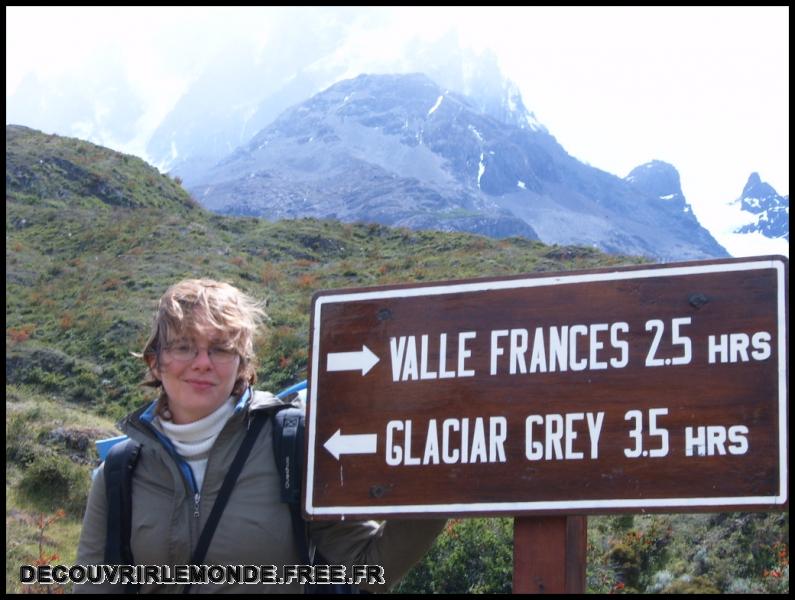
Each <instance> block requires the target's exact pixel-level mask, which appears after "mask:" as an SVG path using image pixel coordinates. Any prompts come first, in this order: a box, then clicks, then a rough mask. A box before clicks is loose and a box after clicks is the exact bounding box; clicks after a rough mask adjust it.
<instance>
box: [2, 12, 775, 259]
mask: <svg viewBox="0 0 795 600" xmlns="http://www.w3.org/2000/svg"><path fill="white" fill-rule="evenodd" d="M317 10H318V9H313V8H277V9H273V8H264V9H256V8H214V9H211V8H195V9H192V8H182V7H176V8H147V7H133V8H74V7H72V8H63V7H57V8H56V7H46V8H41V7H26V8H21V7H9V8H7V9H6V97H7V98H8V97H9V95H12V94H13V93H14V92H15V90H16V89H17V88H18V86H19V85H20V83H21V82H22V80H23V78H24V77H25V76H26V74H28V73H31V72H33V73H35V74H36V75H37V77H38V78H39V79H40V80H41V81H43V82H49V83H51V84H53V85H58V86H60V87H62V88H64V89H66V88H70V87H71V88H74V89H77V90H79V89H80V88H81V86H82V87H85V86H86V85H88V84H87V82H88V81H89V80H90V81H91V85H101V77H103V76H104V75H103V74H105V73H107V74H108V76H111V74H112V75H113V76H118V75H119V74H120V71H123V75H124V77H125V79H126V82H127V85H128V86H129V88H130V89H131V90H132V91H133V93H134V94H135V96H136V101H138V102H140V103H141V104H142V105H143V106H144V108H145V111H144V112H145V115H144V118H141V119H140V120H138V121H137V123H136V125H135V126H136V128H137V129H136V132H135V133H136V135H135V136H134V139H133V140H128V141H127V142H125V144H126V147H123V148H118V147H117V148H116V149H119V150H124V151H127V152H131V153H135V154H139V155H142V154H143V148H144V146H145V144H146V141H147V138H148V136H150V135H151V133H152V132H153V131H154V129H155V128H156V127H157V125H158V124H159V123H160V121H161V120H162V119H163V118H164V117H165V116H166V114H168V111H169V110H170V109H171V108H172V107H173V106H174V104H175V103H176V102H177V100H178V99H179V97H180V95H181V94H182V93H183V92H184V91H185V90H186V89H187V86H188V85H189V84H190V82H191V81H192V80H193V78H195V77H196V75H197V74H198V72H199V71H200V69H201V67H202V65H203V64H205V63H206V62H207V61H208V60H209V59H210V58H211V57H212V56H213V55H215V54H217V53H218V52H220V51H222V50H223V49H224V48H225V47H227V46H229V45H230V44H239V43H240V42H241V40H251V44H252V48H253V51H254V52H259V55H258V60H262V61H267V60H280V61H285V62H288V63H289V61H290V57H289V56H279V55H278V53H275V52H274V51H273V49H271V48H269V47H268V46H267V40H268V39H269V38H271V37H273V36H275V35H277V34H278V35H279V36H280V37H282V38H284V36H285V35H286V34H288V35H295V36H300V39H305V40H306V44H307V45H310V44H313V43H315V40H317V39H320V38H322V37H323V35H324V32H325V31H330V29H328V30H327V29H326V28H327V27H330V26H331V25H334V24H336V25H337V26H338V28H337V29H335V30H334V34H333V35H339V36H340V39H339V42H338V43H337V42H335V43H334V44H332V46H334V47H335V48H336V49H335V51H334V56H333V58H334V59H335V60H337V61H338V62H340V63H343V64H345V65H346V66H348V67H349V75H351V76H355V75H357V74H358V73H359V72H361V71H362V70H367V71H370V72H379V71H382V70H384V69H389V68H392V67H393V66H394V65H395V64H397V61H399V60H400V57H401V54H402V52H403V49H404V48H407V46H408V44H410V43H412V42H413V41H414V40H416V39H417V38H419V39H420V40H423V41H426V42H430V41H433V40H435V39H437V38H440V37H441V36H442V35H444V34H445V33H447V32H448V31H449V30H450V29H455V30H457V32H458V34H459V38H460V42H461V44H462V45H463V46H466V47H469V48H471V49H473V50H475V51H476V52H482V51H484V50H485V49H490V50H492V51H493V52H494V53H495V54H496V55H497V57H498V60H499V64H500V67H501V69H502V71H503V74H504V75H505V76H506V77H508V78H510V79H512V80H513V81H515V82H516V83H517V84H518V86H519V88H520V90H521V92H522V96H523V99H524V103H525V105H526V106H527V108H528V109H529V110H530V111H532V112H533V113H534V114H535V116H536V118H537V119H538V120H539V121H540V122H541V123H542V124H544V125H545V126H546V127H547V129H548V130H549V132H550V133H551V134H552V135H554V136H555V137H556V138H557V140H558V141H559V142H560V143H561V145H562V146H563V147H564V148H565V149H566V150H567V151H568V152H569V153H570V154H572V155H573V156H575V157H576V158H578V159H580V160H581V161H583V162H586V163H588V164H591V165H592V166H595V167H598V168H600V169H603V170H605V171H608V172H610V173H613V174H615V175H618V176H620V177H625V176H626V175H627V174H628V173H629V171H630V170H632V169H633V168H634V167H636V166H638V165H640V164H642V163H644V162H648V161H650V160H653V159H659V160H663V161H666V162H669V163H671V164H673V165H674V166H675V167H676V168H677V169H678V171H679V173H680V176H681V180H682V189H683V192H684V194H685V196H686V198H687V199H688V201H689V202H690V203H691V204H693V206H694V210H695V212H696V215H697V217H698V218H699V220H700V221H701V222H702V223H704V224H705V225H707V226H709V227H710V229H712V230H714V229H716V228H719V227H723V226H725V225H723V221H726V220H727V219H729V218H730V217H731V215H730V211H727V210H725V203H727V202H729V201H731V200H733V199H736V198H737V197H739V195H740V193H741V192H742V188H743V186H744V184H745V182H746V181H747V179H748V176H749V175H750V174H751V172H753V171H757V172H758V173H759V174H760V176H761V177H762V179H763V180H764V181H767V182H768V183H770V184H771V185H772V186H773V187H774V188H776V190H777V191H778V192H779V193H780V194H782V195H784V194H788V193H789V59H788V56H789V8H788V7H745V8H743V7H739V8H732V7H718V8H693V7H641V8H623V7H563V8H543V7H541V8H539V7H526V8H522V7H489V8H478V7H474V8H456V7H439V8H421V7H408V8H392V7H386V8H358V7H349V8H345V9H339V10H338V11H327V12H326V13H324V15H323V18H322V19H318V18H310V16H311V14H312V12H313V11H317ZM315 14H316V13H315ZM339 32H343V34H340V33H339ZM329 35H330V34H329ZM326 41H328V40H326ZM274 54H275V55H274ZM230 68H231V66H230ZM54 101H56V100H54ZM13 118H14V115H13V114H11V115H9V114H8V113H7V114H6V122H7V123H9V122H14V121H13ZM20 124H22V125H28V126H31V127H34V128H40V127H37V124H36V123H32V122H31V123H20ZM66 125H67V124H65V126H64V127H65V129H64V130H62V131H51V132H48V133H62V134H72V135H74V134H73V133H71V132H69V131H68V130H67V129H66ZM90 131H91V130H90V129H86V132H87V137H90ZM91 141H95V142H97V143H103V142H104V143H105V145H111V147H113V146H112V144H111V143H109V142H108V140H98V139H92V140H91ZM117 145H118V144H117ZM144 158H146V157H145V156H144ZM722 220H723V221H722ZM719 241H720V240H719ZM730 251H731V249H730ZM735 253H736V252H735Z"/></svg>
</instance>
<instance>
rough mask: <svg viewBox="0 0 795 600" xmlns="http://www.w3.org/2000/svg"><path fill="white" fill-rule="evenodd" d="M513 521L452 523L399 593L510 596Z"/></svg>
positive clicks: (403, 583) (458, 521)
mask: <svg viewBox="0 0 795 600" xmlns="http://www.w3.org/2000/svg"><path fill="white" fill-rule="evenodd" d="M512 580H513V519H510V518H493V519H464V520H461V519H453V520H451V521H449V522H448V524H447V527H446V529H445V531H444V532H443V533H442V534H441V535H440V536H439V537H438V538H437V539H436V542H435V543H434V545H433V547H432V548H431V550H430V551H429V552H428V554H427V555H426V556H425V558H424V560H423V561H422V562H421V563H419V564H418V565H417V566H415V567H414V569H412V570H411V571H410V572H409V573H408V575H406V577H405V578H404V579H403V581H402V582H401V583H400V585H399V586H398V588H397V589H396V591H397V592H400V593H426V594H427V593H463V594H472V593H492V594H494V593H510V592H511V587H512Z"/></svg>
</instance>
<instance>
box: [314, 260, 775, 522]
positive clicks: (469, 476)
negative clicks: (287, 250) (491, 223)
mask: <svg viewBox="0 0 795 600" xmlns="http://www.w3.org/2000/svg"><path fill="white" fill-rule="evenodd" d="M788 268H789V264H788V260H787V259H786V258H784V257H780V256H767V257H755V258H746V259H726V260H713V261H703V262H690V263H678V264H666V265H636V266H632V267H624V268H616V269H609V270H590V271H579V272H566V273H543V274H533V275H526V276H520V277H508V278H501V279H483V280H469V281H449V282H442V283H435V284H422V285H401V286H391V287H381V288H370V289H355V290H336V291H326V292H319V293H317V294H316V295H315V296H314V298H313V302H312V325H311V340H310V342H311V345H310V357H311V363H310V378H309V379H310V383H309V408H308V416H307V464H306V469H307V472H306V476H305V478H304V485H305V489H304V511H305V515H306V516H307V518H310V519H332V518H333V519H337V518H379V517H380V518H384V517H387V516H395V515H398V516H412V515H499V514H514V515H522V514H528V515H529V514H536V515H543V514H597V513H616V512H641V511H647V510H648V511H657V512H677V511H678V512H693V511H697V510H713V511H714V510H719V509H720V510H728V509H735V510H740V509H742V510H747V509H752V508H754V509H766V510H772V509H782V508H785V507H786V506H787V504H788V489H787V480H788V473H787V444H788V432H787V411H788V395H787V393H788V372H787V366H788V365H787V335H788V334H787V314H788V311H787V306H788V287H787V286H788Z"/></svg>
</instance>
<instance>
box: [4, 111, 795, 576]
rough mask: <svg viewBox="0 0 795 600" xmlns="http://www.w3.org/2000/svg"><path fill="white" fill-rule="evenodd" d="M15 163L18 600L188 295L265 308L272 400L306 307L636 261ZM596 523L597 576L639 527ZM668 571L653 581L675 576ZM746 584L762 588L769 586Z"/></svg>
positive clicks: (10, 297)
mask: <svg viewBox="0 0 795 600" xmlns="http://www.w3.org/2000/svg"><path fill="white" fill-rule="evenodd" d="M6 150H7V156H6V272H7V274H6V286H7V291H6V379H7V387H6V394H7V397H8V403H7V418H6V435H7V445H6V456H7V462H6V497H7V499H8V501H7V509H6V523H7V526H8V533H7V558H6V561H7V562H6V566H7V580H6V590H7V591H13V590H18V589H19V588H18V584H16V583H15V581H16V576H17V574H18V565H19V564H20V561H27V560H31V557H33V558H36V557H38V556H39V555H40V554H42V553H44V554H48V555H50V554H52V553H53V552H54V553H56V554H58V555H59V557H60V560H61V562H69V561H71V560H72V559H73V558H74V546H75V544H76V539H77V535H78V533H79V518H80V513H81V510H82V503H83V499H84V497H85V492H86V490H87V485H88V472H89V470H90V467H91V466H92V464H93V462H94V461H95V454H94V450H93V441H94V440H95V439H98V438H101V437H106V436H107V435H109V434H112V433H113V422H114V421H115V420H116V419H118V418H119V417H121V416H122V415H123V414H125V413H127V412H128V411H130V410H131V409H133V408H135V407H137V406H139V405H140V404H141V403H143V402H144V401H146V399H147V395H146V393H145V392H143V391H142V390H141V389H139V388H138V386H137V383H138V381H140V379H141V377H142V375H143V371H142V368H141V364H140V362H139V361H138V359H135V358H134V357H132V356H131V354H130V353H131V352H133V351H139V350H140V349H141V347H142V345H143V343H144V341H145V338H146V336H147V334H148V329H149V325H150V320H151V318H152V314H153V311H154V308H155V305H156V302H157V299H158V298H159V297H160V295H161V294H162V293H163V292H164V291H165V289H166V288H167V287H168V286H169V285H170V284H172V283H174V282H176V281H178V280H179V279H182V278H185V277H203V276H206V277H212V278H216V279H222V280H226V281H229V282H230V283H232V284H234V285H236V286H238V287H240V288H241V289H243V290H245V291H246V292H248V293H249V294H251V295H253V296H254V297H256V298H261V299H267V300H268V313H269V316H270V321H269V327H268V332H267V334H266V335H265V336H263V337H262V338H261V339H260V340H258V353H259V356H260V361H261V364H260V368H259V370H258V376H259V384H258V387H260V388H261V389H270V390H278V389H281V388H283V387H285V386H287V385H289V384H292V383H295V382H297V381H300V380H301V379H304V378H305V376H306V364H307V341H308V326H309V306H310V299H311V296H312V294H313V293H314V292H315V291H317V290H319V289H331V288H339V287H351V286H368V285H381V284H390V283H399V282H415V281H435V280H449V279H457V278H468V277H480V276H500V275H509V274H517V273H531V272H539V271H565V270H571V269H581V268H591V267H601V266H613V265H619V264H629V263H635V262H640V259H636V258H632V257H621V256H609V255H605V254H603V253H600V252H597V251H595V250H592V249H588V248H581V247H558V246H546V245H543V244H541V243H539V242H531V241H527V240H522V239H508V240H494V239H490V238H484V237H479V236H474V235H467V234H449V233H439V232H417V231H410V230H404V229H390V228H387V227H382V226H379V225H368V224H354V225H351V224H341V223H337V222H330V221H319V220H314V219H304V220H300V221H285V222H279V223H270V222H267V221H263V220H259V219H254V218H235V217H223V216H219V215H215V214H212V213H209V212H207V211H205V210H204V209H202V208H201V207H200V206H198V204H196V203H195V202H194V201H193V200H192V199H191V198H190V197H189V196H188V194H187V193H186V192H185V191H184V190H183V189H182V188H181V187H180V186H179V184H178V182H176V181H173V180H171V179H170V178H168V177H167V176H164V175H161V174H159V173H158V172H157V171H156V170H155V169H153V168H152V167H150V166H148V165H146V163H144V162H143V161H141V160H140V159H137V158H135V157H131V156H125V155H122V154H119V153H116V152H112V151H110V150H107V149H105V148H101V147H99V146H95V145H92V144H89V143H86V142H82V141H79V140H73V139H69V138H62V137H59V136H48V135H44V134H41V133H39V132H35V131H33V130H30V129H27V128H23V127H17V126H8V127H7V128H6ZM149 393H150V394H151V392H149ZM58 509H64V511H65V513H64V515H63V516H62V517H60V518H58V519H57V520H56V521H54V522H53V523H51V524H49V525H47V524H46V520H44V521H40V522H37V520H36V519H37V516H38V515H44V516H45V517H50V518H53V517H54V515H55V514H56V512H55V511H57V510H58ZM780 516H781V515H777V516H775V518H778V517H780ZM763 517H765V518H767V517H768V516H767V515H763ZM671 518H672V519H676V517H671ZM738 518H740V517H738ZM743 518H744V517H743ZM502 522H504V521H500V520H496V519H495V520H477V519H475V520H468V521H466V522H464V524H463V525H458V526H457V528H456V529H451V530H450V531H449V532H448V534H447V535H445V536H443V537H442V538H440V544H441V546H438V545H437V546H438V547H437V548H435V549H434V552H435V553H437V554H434V555H433V556H436V557H437V558H436V559H435V560H436V564H439V565H441V564H445V561H447V560H452V561H453V562H456V561H455V560H454V559H450V558H448V557H449V556H453V557H455V556H457V555H456V554H455V551H454V550H455V549H456V548H458V550H456V551H458V552H460V551H461V545H460V544H459V545H458V546H457V545H456V542H455V540H456V539H459V538H460V539H461V540H465V539H467V538H466V535H468V532H469V531H470V530H471V531H480V533H477V534H472V535H477V537H478V539H481V540H492V541H493V542H494V543H495V544H498V545H499V547H500V548H501V550H500V551H503V550H505V549H506V548H507V549H508V550H510V540H507V541H506V540H504V539H503V538H501V537H500V536H499V535H497V533H495V534H494V535H491V536H488V535H483V534H482V528H483V527H485V528H486V529H487V530H489V531H492V530H493V531H496V532H498V533H499V532H502V531H503V529H504V526H501V525H500V523H502ZM590 522H591V523H592V526H593V527H596V526H597V525H599V524H600V523H603V525H599V526H600V527H602V528H603V529H604V531H601V530H598V529H594V533H593V534H592V535H593V536H596V537H592V538H591V539H592V540H594V541H593V544H594V545H593V548H594V555H593V560H592V564H593V566H594V568H598V567H599V565H603V566H604V568H605V569H613V567H610V566H609V565H610V564H613V563H615V560H616V559H615V551H614V548H613V546H612V545H611V544H612V542H611V541H610V540H611V539H612V538H610V537H609V536H610V535H613V534H614V532H619V533H616V534H615V535H617V536H619V537H617V538H616V539H617V540H619V542H620V541H621V540H623V539H624V537H622V536H625V535H626V532H627V531H635V526H634V525H633V526H632V527H629V528H627V527H624V528H623V529H617V526H614V524H615V523H616V522H617V519H616V518H609V519H608V518H602V519H591V520H590ZM622 522H623V523H625V524H626V520H624V521H622ZM478 523H483V524H482V525H478ZM787 524H788V520H787V521H786V522H781V521H780V519H779V520H778V521H775V522H774V521H771V522H770V524H769V525H767V526H766V527H767V529H766V531H768V530H769V531H770V532H771V533H770V535H769V536H768V537H770V536H772V537H776V536H778V538H776V539H777V540H779V539H780V540H787V539H788V538H787V537H786V532H787V529H786V527H787ZM478 527H480V528H481V530H478V529H477V528H478ZM702 530H703V535H701V534H697V533H694V532H695V531H696V530H695V529H694V530H692V532H691V534H690V535H692V536H694V537H692V538H688V539H692V546H691V545H685V546H684V547H683V548H682V553H683V554H680V555H677V560H678V561H679V562H677V563H676V564H677V565H679V566H677V567H676V568H675V569H673V570H672V571H671V577H672V581H675V580H677V578H678V577H679V576H680V575H683V574H687V573H689V572H690V571H689V570H688V569H689V568H690V564H691V562H692V561H691V557H689V556H686V554H687V553H688V552H691V550H694V549H696V548H698V547H701V546H700V544H702V543H706V542H705V541H704V540H706V539H707V538H708V537H709V536H710V535H712V532H713V531H714V530H713V529H712V528H711V526H707V525H704V526H703V527H702ZM688 531H690V530H688ZM698 531H701V530H698ZM749 531H750V530H749ZM611 532H613V533H611ZM500 535H501V534H500ZM749 535H751V534H750V533H749ZM616 543H618V542H616ZM670 546H672V544H667V545H666V547H670ZM451 548H452V549H453V550H450V549H451ZM611 552H612V554H610V553H611ZM445 553H447V554H445ZM757 554H758V552H757ZM760 556H761V555H760ZM765 556H766V555H765ZM610 557H612V558H610ZM721 560H723V559H721ZM726 560H728V559H726ZM765 560H766V559H765ZM610 561H612V562H610ZM760 561H762V562H764V560H762V559H759V560H757V561H755V562H754V563H753V564H754V565H756V564H761V562H760ZM51 562H55V561H51ZM459 562H460V561H459ZM658 562H659V564H658V563H654V564H653V565H652V563H649V565H647V568H646V570H647V571H648V570H649V569H650V568H652V566H653V567H654V568H655V569H658V570H659V569H663V567H666V565H668V566H667V567H666V568H672V567H670V564H671V563H670V562H665V563H662V562H660V561H658ZM768 562H769V561H768ZM462 564H463V563H462ZM508 564H509V565H510V562H509V563H508ZM764 564H765V565H767V563H766V562H765V563H764ZM776 564H778V563H776ZM503 567H504V565H503ZM768 567H769V568H772V567H770V566H769V565H767V566H765V568H767V569H768V570H769V568H768ZM422 568H428V567H427V565H426V566H425V567H422V566H421V567H420V569H422ZM496 568H497V567H496V566H493V565H486V566H482V567H481V570H484V571H488V572H492V571H493V570H494V569H496ZM500 568H502V567H500ZM754 568H755V569H756V567H754ZM663 570H664V569H663ZM757 571H758V569H757ZM418 572H421V571H418ZM605 573H608V571H605ZM615 573H616V571H615V569H613V570H612V571H609V574H608V575H606V577H608V579H610V578H613V579H615V577H614V576H615ZM787 574H788V571H787ZM442 576H444V577H446V575H440V577H442ZM484 577H485V575H484ZM594 577H596V575H595V576H594ZM749 577H750V578H751V579H749V581H754V582H757V581H758V582H761V581H763V579H764V578H763V577H762V572H761V571H759V572H756V571H754V573H750V574H749ZM754 578H755V579H754ZM486 579H488V578H486ZM613 579H610V581H611V583H610V584H609V585H613V583H612V582H613ZM767 579H768V580H769V579H770V577H768V578H767ZM484 580H485V579H484ZM415 581H419V580H418V579H416V578H415ZM501 581H503V583H504V577H503V578H502V579H501ZM594 581H596V579H594ZM600 581H601V580H600ZM649 581H651V580H650V579H649ZM710 581H711V580H710ZM786 581H787V587H788V578H787V580H786ZM724 583H725V582H724ZM407 585H408V586H409V587H407V588H405V589H406V591H411V590H412V589H413V588H411V587H410V585H411V584H410V582H407ZM466 585H467V584H466V583H465V582H464V581H463V580H462V581H461V583H460V588H458V589H457V590H449V591H468V590H470V588H468V587H466ZM599 585H608V584H599ZM609 585H608V587H609ZM715 585H719V582H717V583H715ZM725 585H728V584H725ZM760 585H761V583H760ZM477 589H479V590H483V591H485V590H486V589H491V588H488V586H487V587H485V588H484V587H483V586H481V587H480V588H477ZM593 589H595V590H596V589H601V588H599V587H597V586H596V584H594V588H593ZM661 589H662V588H661ZM720 589H724V590H725V587H721V588H720Z"/></svg>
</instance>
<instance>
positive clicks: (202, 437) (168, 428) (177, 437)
mask: <svg viewBox="0 0 795 600" xmlns="http://www.w3.org/2000/svg"><path fill="white" fill-rule="evenodd" d="M234 408H235V407H234V405H233V404H232V398H229V400H227V401H226V402H224V403H223V404H222V405H221V406H219V407H218V408H217V409H216V410H215V411H214V412H212V413H210V414H209V415H207V416H206V417H204V418H202V419H199V420H198V421H194V422H193V423H186V424H184V425H177V424H175V423H173V422H171V421H167V420H165V419H162V418H161V417H160V416H158V417H156V418H155V419H153V424H154V425H155V427H157V428H158V429H159V430H160V431H161V432H163V434H165V435H166V437H168V439H169V440H171V443H172V444H174V448H175V449H176V451H177V453H178V454H179V455H180V456H182V457H183V458H184V459H185V460H186V461H187V462H188V464H189V465H190V468H191V469H192V470H193V476H194V477H195V478H196V485H197V486H198V489H199V490H201V489H202V482H203V481H204V472H205V471H206V470H207V457H208V456H209V454H210V448H212V447H213V444H214V443H215V440H216V438H217V437H218V434H219V433H221V430H222V429H223V428H224V425H226V422H227V421H228V420H229V417H231V416H232V413H233V412H234Z"/></svg>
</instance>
